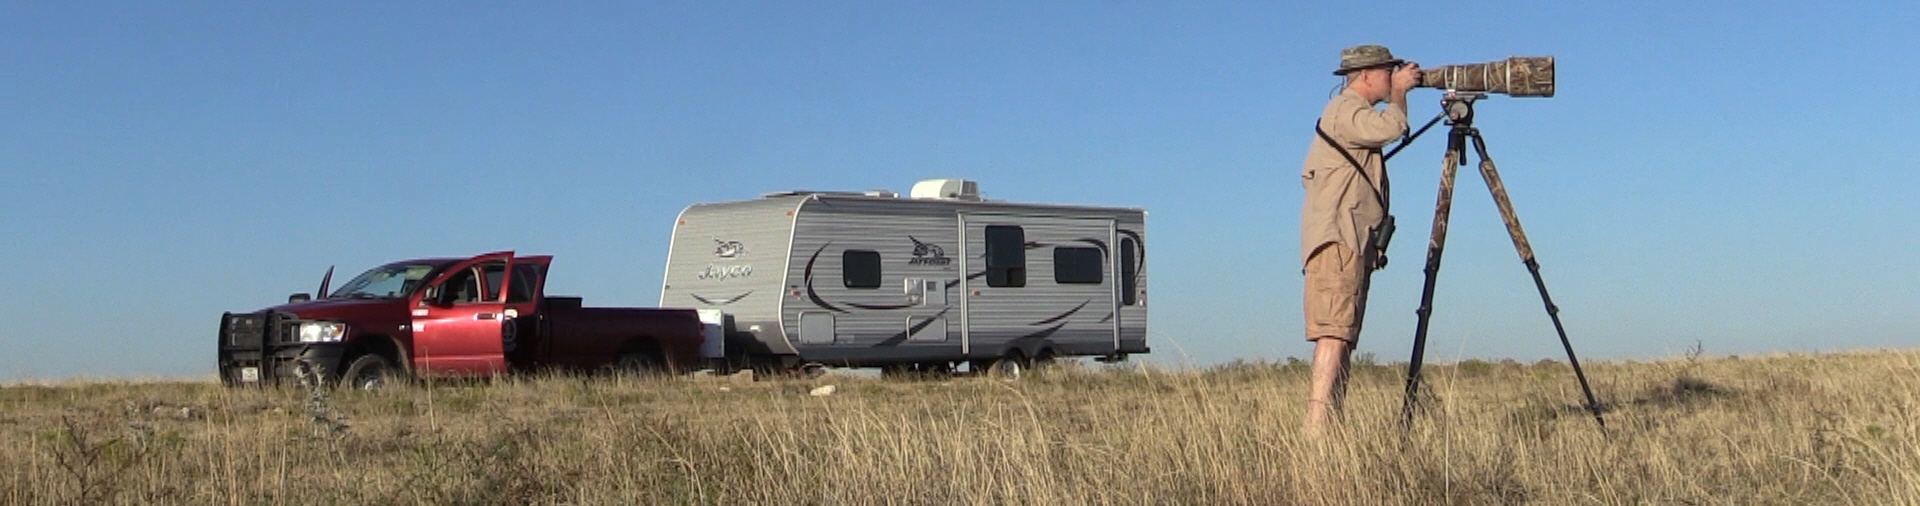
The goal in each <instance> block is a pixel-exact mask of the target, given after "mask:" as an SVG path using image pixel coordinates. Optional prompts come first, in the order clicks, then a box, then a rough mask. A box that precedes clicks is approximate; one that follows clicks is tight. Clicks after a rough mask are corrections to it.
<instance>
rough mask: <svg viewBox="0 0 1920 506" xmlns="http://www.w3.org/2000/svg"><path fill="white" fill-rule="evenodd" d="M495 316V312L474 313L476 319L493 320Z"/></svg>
mask: <svg viewBox="0 0 1920 506" xmlns="http://www.w3.org/2000/svg"><path fill="white" fill-rule="evenodd" d="M493 316H494V315H493V313H477V314H474V315H473V319H475V320H492V319H493Z"/></svg>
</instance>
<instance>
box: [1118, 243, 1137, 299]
mask: <svg viewBox="0 0 1920 506" xmlns="http://www.w3.org/2000/svg"><path fill="white" fill-rule="evenodd" d="M1135 244H1137V243H1135V242H1134V240H1133V238H1132V237H1127V238H1123V239H1120V305H1122V306H1131V305H1134V304H1138V303H1140V293H1139V283H1140V280H1139V278H1140V266H1139V265H1136V264H1137V261H1136V260H1135V258H1137V257H1135V256H1134V252H1133V250H1134V248H1137V247H1138V246H1135Z"/></svg>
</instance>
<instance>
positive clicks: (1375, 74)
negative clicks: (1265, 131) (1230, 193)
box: [1300, 45, 1420, 430]
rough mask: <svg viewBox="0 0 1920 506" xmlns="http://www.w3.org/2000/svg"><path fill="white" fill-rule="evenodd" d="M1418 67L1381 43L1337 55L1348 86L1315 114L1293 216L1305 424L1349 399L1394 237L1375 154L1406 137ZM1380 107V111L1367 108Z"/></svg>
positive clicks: (1382, 166)
mask: <svg viewBox="0 0 1920 506" xmlns="http://www.w3.org/2000/svg"><path fill="white" fill-rule="evenodd" d="M1419 72H1420V67H1419V65H1418V64H1414V63H1411V62H1406V61H1403V60H1400V59H1397V58H1394V57H1393V53H1391V52H1389V51H1387V48H1386V47H1383V46H1376V45H1362V46H1354V47H1350V48H1347V49H1345V50H1342V51H1340V68H1339V69H1338V70H1335V71H1333V74H1334V75H1337V76H1344V77H1345V78H1346V85H1345V86H1344V87H1343V88H1342V89H1341V91H1340V94H1339V95H1337V96H1335V97H1333V100H1332V101H1331V102H1329V103H1327V108H1326V110H1325V111H1323V112H1321V114H1320V121H1319V124H1318V125H1316V130H1318V131H1317V132H1315V136H1314V139H1313V144H1312V145H1311V147H1309V148H1307V160H1306V166H1305V167H1304V168H1303V170H1302V171H1301V174H1300V182H1301V185H1302V186H1304V187H1305V188H1306V199H1305V200H1306V202H1305V206H1304V207H1305V209H1304V210H1303V211H1302V212H1301V219H1300V253H1301V260H1302V261H1303V262H1304V263H1305V268H1304V271H1303V272H1304V273H1305V274H1306V290H1305V292H1306V293H1305V296H1304V297H1303V299H1304V302H1305V304H1304V305H1305V308H1306V324H1307V325H1306V327H1307V340H1308V341H1310V342H1312V343H1314V350H1313V373H1312V374H1313V378H1312V382H1313V385H1312V390H1311V391H1310V392H1309V393H1308V403H1307V416H1306V427H1307V429H1309V430H1319V429H1321V428H1324V427H1325V426H1327V425H1328V424H1329V423H1330V422H1332V421H1333V418H1334V416H1335V415H1337V414H1338V413H1339V411H1340V404H1341V400H1342V397H1344V396H1345V394H1346V382H1347V366H1348V363H1349V359H1350V357H1351V356H1352V354H1353V348H1354V346H1355V345H1357V344H1358V343H1359V339H1360V323H1361V320H1362V319H1363V316H1364V315H1365V314H1366V304H1367V283H1368V279H1369V277H1370V276H1371V274H1372V271H1373V270H1375V269H1379V268H1382V267H1385V266H1386V263H1387V259H1386V255H1385V252H1384V251H1380V250H1379V247H1380V246H1383V245H1384V244H1385V238H1384V237H1381V236H1382V235H1385V234H1390V233H1392V226H1391V222H1390V219H1391V218H1390V217H1389V216H1388V215H1387V203H1388V198H1387V197H1388V195H1389V192H1388V186H1387V166H1386V160H1385V159H1384V158H1383V157H1382V156H1381V153H1380V149H1381V147H1383V146H1385V145H1386V144H1387V143H1388V142H1390V141H1392V140H1394V139H1396V138H1400V137H1402V136H1404V135H1406V131H1407V90H1409V89H1412V88H1413V86H1414V84H1415V83H1416V82H1418V78H1419ZM1381 102H1386V103H1387V107H1386V109H1385V110H1379V109H1375V108H1374V106H1375V105H1377V104H1379V103H1381Z"/></svg>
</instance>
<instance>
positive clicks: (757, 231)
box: [660, 197, 804, 353]
mask: <svg viewBox="0 0 1920 506" xmlns="http://www.w3.org/2000/svg"><path fill="white" fill-rule="evenodd" d="M802 199H804V197H782V198H769V199H760V200H750V201H741V202H729V203H721V204H701V205H694V206H691V207H688V208H687V209H686V210H685V211H683V212H681V213H680V220H679V222H677V223H676V224H675V225H674V227H673V245H672V246H671V247H670V248H669V253H668V256H667V273H666V277H665V280H666V281H665V284H664V286H662V287H661V290H660V307H680V308H695V309H718V310H721V311H724V312H726V313H727V314H728V315H731V316H732V317H733V319H734V329H735V330H736V331H740V332H748V331H750V329H751V328H752V327H754V326H758V327H759V328H760V329H761V330H760V332H757V333H755V336H756V337H757V338H759V339H760V341H761V342H764V343H767V346H768V347H769V348H771V349H772V350H774V351H775V352H776V353H792V352H793V351H792V348H791V347H790V346H789V345H788V344H787V336H786V335H782V334H780V329H781V325H780V303H781V299H782V298H783V297H784V296H785V293H786V291H787V283H786V278H785V273H786V272H787V264H788V257H787V254H788V252H789V251H791V250H792V246H791V240H792V238H793V216H792V214H791V212H792V211H793V210H794V208H795V207H796V206H798V205H799V203H800V201H801V200H802ZM727 243H737V245H738V246H739V248H738V249H739V251H737V252H735V254H734V256H733V257H731V258H726V257H722V256H721V255H720V253H722V251H721V250H722V249H723V248H724V247H726V246H728V244H727ZM743 269H744V270H743Z"/></svg>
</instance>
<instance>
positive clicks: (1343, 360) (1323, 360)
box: [1305, 337, 1353, 432]
mask: <svg viewBox="0 0 1920 506" xmlns="http://www.w3.org/2000/svg"><path fill="white" fill-rule="evenodd" d="M1352 351H1353V349H1352V347H1350V346H1349V345H1348V344H1347V342H1346V341H1343V340H1340V339H1335V338H1331V337H1327V338H1321V339H1319V340H1316V341H1314V342H1313V373H1312V381H1313V385H1312V387H1311V389H1310V390H1309V391H1308V394H1307V419H1306V423H1305V427H1306V429H1307V431H1308V432H1319V431H1320V430H1322V429H1324V428H1326V427H1328V426H1330V425H1332V423H1333V422H1334V417H1336V416H1338V415H1339V414H1340V404H1341V401H1342V400H1343V398H1344V397H1346V395H1345V394H1346V390H1347V366H1348V360H1349V356H1350V355H1351V354H1352Z"/></svg>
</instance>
